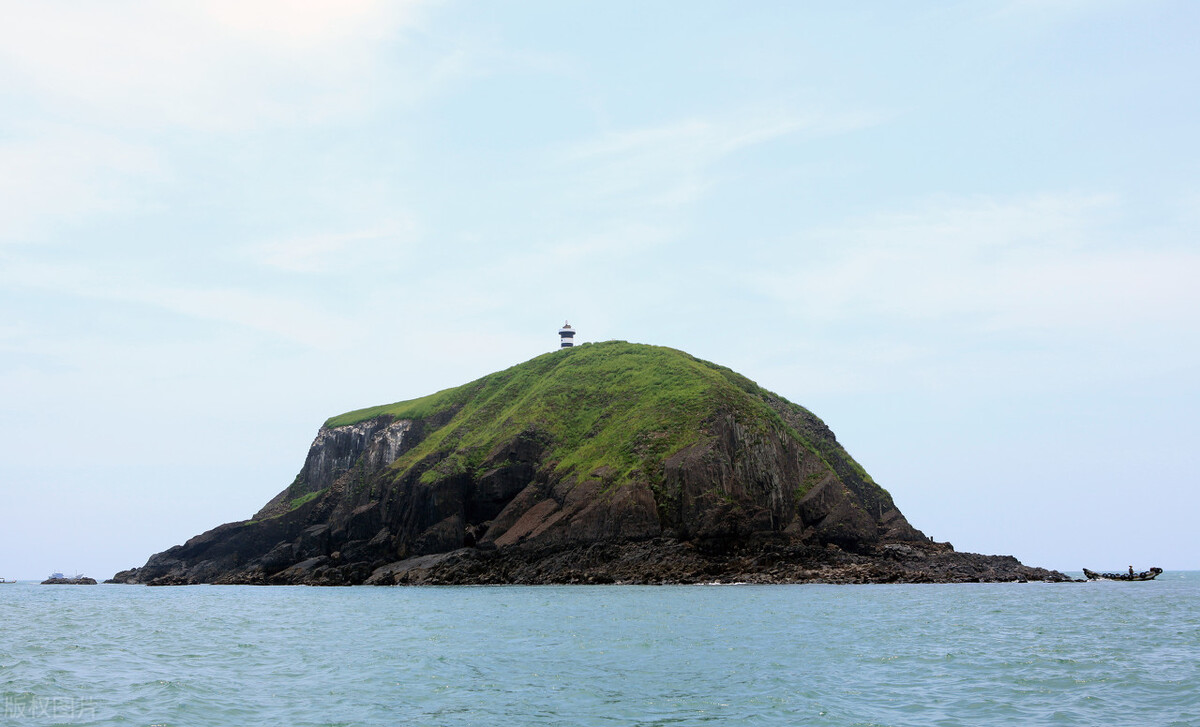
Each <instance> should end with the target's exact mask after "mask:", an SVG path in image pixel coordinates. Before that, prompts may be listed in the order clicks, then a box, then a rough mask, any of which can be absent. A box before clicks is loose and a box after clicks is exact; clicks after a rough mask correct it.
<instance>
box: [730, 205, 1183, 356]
mask: <svg viewBox="0 0 1200 727" xmlns="http://www.w3.org/2000/svg"><path fill="white" fill-rule="evenodd" d="M1117 207H1118V203H1117V201H1116V200H1115V199H1113V198H1112V197H1109V196H1079V195H1046V196H1040V197H1033V198H1026V199H1017V200H996V199H989V198H978V199H966V200H943V201H941V202H940V203H939V204H937V205H934V206H931V207H928V208H925V209H921V210H918V211H915V212H911V213H905V214H898V215H886V216H878V217H874V218H872V219H870V220H867V221H865V222H863V223H861V224H856V225H851V226H847V227H845V228H843V229H837V230H826V231H823V232H820V233H816V234H808V235H804V236H802V237H801V239H799V240H798V241H797V254H796V256H795V257H794V258H793V259H791V260H786V261H781V266H780V268H779V269H777V270H774V271H768V272H757V273H753V274H750V275H748V276H747V277H746V282H747V284H748V285H750V286H751V287H753V288H754V289H755V290H756V291H758V292H760V293H762V294H766V295H768V296H770V297H772V298H774V299H776V300H777V301H779V302H781V303H784V304H786V305H787V306H788V308H789V310H791V311H792V312H793V313H794V314H795V315H796V316H799V317H800V318H801V319H806V320H812V321H824V322H838V321H846V320H871V321H890V322H896V323H903V322H913V321H944V322H945V321H954V320H960V321H961V320H964V319H968V318H969V319H971V320H972V321H973V322H974V324H975V325H978V326H984V327H987V328H991V329H993V330H1013V329H1020V330H1026V331H1037V330H1059V331H1069V330H1076V331H1088V332H1090V333H1095V332H1097V331H1105V330H1113V328H1114V327H1116V328H1118V329H1123V330H1130V329H1136V328H1138V327H1143V326H1146V325H1162V326H1184V327H1186V328H1187V329H1189V330H1195V329H1196V328H1198V327H1200V288H1198V287H1197V286H1195V285H1194V284H1193V282H1192V281H1194V280H1195V279H1196V278H1197V277H1198V276H1200V252H1196V251H1194V250H1192V249H1189V248H1186V247H1182V246H1167V247H1161V246H1157V247H1156V246H1150V245H1146V244H1144V241H1143V240H1139V239H1137V237H1135V236H1133V235H1134V233H1114V232H1113V231H1112V230H1113V229H1120V226H1119V225H1118V224H1114V217H1115V216H1117V215H1118V214H1119V210H1118V209H1116V208H1117ZM1121 235H1126V236H1124V237H1122V236H1121ZM801 255H802V256H803V260H798V259H797V258H800V257H801Z"/></svg>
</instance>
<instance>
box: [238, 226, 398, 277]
mask: <svg viewBox="0 0 1200 727" xmlns="http://www.w3.org/2000/svg"><path fill="white" fill-rule="evenodd" d="M414 230H415V224H414V223H413V221H412V220H411V219H398V220H392V221H389V222H386V223H382V224H380V225H377V226H375V227H372V228H370V229H365V230H354V231H351V232H340V233H328V234H319V235H305V236H302V237H295V238H290V239H285V240H277V241H271V242H265V243H261V244H259V245H255V246H253V247H251V248H250V249H249V250H248V251H247V254H248V255H249V257H250V258H251V259H253V260H255V261H256V262H258V263H259V264H261V265H265V266H267V267H270V268H275V269H277V270H282V271H285V272H291V273H344V272H346V271H347V270H356V269H362V268H364V267H368V266H370V267H372V268H375V269H378V268H380V267H395V266H397V265H400V264H402V262H403V258H404V256H405V253H406V252H407V250H408V247H409V245H410V244H411V242H412V239H413V237H414Z"/></svg>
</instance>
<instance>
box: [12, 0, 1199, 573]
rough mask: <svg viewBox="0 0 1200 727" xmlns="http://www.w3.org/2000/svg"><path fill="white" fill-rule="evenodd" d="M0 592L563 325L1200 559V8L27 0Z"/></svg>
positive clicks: (1094, 530)
mask: <svg viewBox="0 0 1200 727" xmlns="http://www.w3.org/2000/svg"><path fill="white" fill-rule="evenodd" d="M4 17H5V21H4V23H2V24H0V503H2V504H0V577H7V578H22V579H33V578H43V577H45V576H46V575H47V574H48V573H50V572H51V571H63V572H68V573H85V574H88V575H91V576H93V577H97V578H107V577H110V576H111V575H112V574H113V573H114V572H115V571H117V570H120V569H124V568H129V567H132V566H138V565H142V564H143V563H144V562H145V561H146V559H147V558H148V557H149V556H150V555H151V554H153V553H156V552H159V551H162V550H164V549H166V548H168V547H170V546H172V545H175V544H179V543H182V542H183V541H185V540H187V539H188V538H190V537H191V536H193V535H196V534H198V533H200V532H203V531H205V530H207V529H209V528H211V527H214V526H216V525H218V524H220V523H224V522H229V521H234V520H241V519H245V518H248V517H250V516H251V515H252V514H253V513H254V512H255V511H256V510H257V509H258V508H259V507H260V506H262V505H263V504H264V503H265V502H266V501H267V500H269V499H270V498H271V497H272V496H273V495H275V494H276V493H277V492H279V491H280V490H281V489H283V488H284V487H285V486H287V485H288V484H289V483H290V482H291V481H292V479H293V477H294V476H295V474H296V473H297V472H298V471H299V469H300V467H301V465H302V464H303V460H304V456H305V453H306V452H307V449H308V446H309V444H310V442H311V441H312V438H313V437H314V436H315V434H316V432H317V429H318V428H319V427H320V425H321V423H322V422H323V421H324V420H325V419H326V418H327V417H330V416H333V415H336V414H339V413H342V412H345V411H349V410H353V409H358V408H362V407H366V406H372V405H376V404H382V403H388V402H394V401H400V400H405V399H410V398H415V397H418V396H423V395H425V394H429V393H432V392H434V391H437V390H441V389H444V388H447V387H451V386H457V385H460V384H463V383H466V382H468V381H471V380H473V379H475V378H478V377H480V376H483V375H486V374H488V373H491V372H493V371H496V370H500V369H503V368H507V367H508V366H511V365H514V364H517V363H520V362H522V361H525V360H528V359H530V358H532V357H534V356H537V355H540V354H542V353H544V352H546V351H549V350H552V349H554V348H555V347H556V346H557V345H558V337H557V329H558V328H559V326H560V325H561V324H562V323H563V321H564V320H568V319H569V320H570V322H571V324H572V325H573V326H574V327H575V328H576V329H577V330H578V331H579V335H578V339H577V340H579V341H604V340H612V339H619V340H627V341H634V342H640V343H651V344H657V345H663V346H670V347H674V348H678V349H682V350H684V351H687V352H689V353H691V354H693V355H695V356H698V357H700V358H703V359H707V360H710V361H714V362H717V363H720V364H722V365H725V366H729V367H730V368H733V369H734V370H736V371H739V372H741V373H743V374H745V375H747V376H749V377H750V378H752V379H754V380H755V381H757V382H758V383H759V384H761V385H762V386H764V387H766V388H768V389H770V390H772V391H775V392H778V393H779V394H781V395H783V396H785V397H786V398H788V399H790V400H792V401H795V402H797V403H799V404H802V405H804V406H806V407H808V408H809V409H810V410H812V411H813V412H815V413H816V414H817V415H818V416H820V417H821V418H823V419H824V420H825V422H826V423H827V424H829V426H830V427H831V428H832V429H833V431H834V432H835V433H836V434H837V436H838V438H839V441H841V442H842V444H843V445H844V446H845V447H846V448H847V449H848V451H849V452H850V453H851V454H852V455H853V456H854V457H855V458H856V459H857V460H858V461H859V462H860V463H861V464H863V466H864V467H865V468H866V469H867V471H868V472H870V473H871V474H872V476H873V477H874V479H875V480H876V481H877V482H879V483H880V484H881V485H883V486H884V487H886V488H887V489H888V491H889V492H891V494H892V495H893V497H894V498H895V500H896V502H897V504H898V505H899V507H900V509H901V510H902V511H903V512H904V513H905V515H906V516H907V517H908V519H909V520H910V522H912V523H913V524H914V525H915V526H916V527H918V528H920V529H922V530H923V531H924V532H926V533H927V534H929V535H931V536H933V537H934V538H935V539H937V540H947V541H950V542H951V543H953V544H954V546H955V547H956V548H957V549H959V550H965V551H972V552H982V553H990V554H1011V555H1015V556H1017V557H1018V558H1020V559H1021V560H1022V561H1023V562H1025V563H1028V564H1031V565H1038V566H1044V567H1050V568H1058V569H1064V570H1072V571H1077V570H1079V569H1081V568H1082V567H1084V566H1087V567H1090V568H1094V569H1109V568H1125V567H1126V566H1128V565H1130V564H1132V565H1134V567H1135V568H1137V569H1139V570H1141V569H1144V568H1149V567H1150V566H1152V565H1157V566H1160V567H1163V568H1167V569H1200V534H1198V533H1200V528H1197V527H1195V523H1194V519H1195V514H1196V513H1197V512H1200V492H1198V488H1197V486H1196V485H1197V471H1198V465H1200V457H1198V456H1197V449H1198V447H1197V439H1198V435H1200V425H1198V423H1197V414H1196V412H1197V410H1198V409H1200V383H1198V382H1200V285H1197V284H1196V283H1195V281H1196V280H1197V279H1198V278H1200V175H1198V172H1200V153H1198V142H1197V136H1196V130H1197V129H1198V128H1200V95H1197V94H1196V93H1195V89H1197V88H1200V44H1198V43H1197V42H1196V36H1197V32H1198V31H1200V5H1197V4H1196V3H1191V2H1186V1H1178V2H1169V1H1154V0H1151V1H1149V2H1146V1H1138V2H1134V1H1132V0H1130V1H1128V2H1119V1H1115V0H1043V1H1036V2H1035V1H1033V0H991V1H989V0H971V1H970V2H950V1H947V2H937V3H922V2H909V3H893V2H874V3H872V2H862V3H820V4H818V3H799V2H766V1H764V2H755V3H738V2H696V1H691V0H689V1H688V2H682V1H680V2H658V3H641V2H625V1H620V0H617V1H614V0H605V1H604V2H560V1H558V0H553V1H546V2H537V1H535V0H521V1H519V2H511V3H484V2H475V3H465V2H452V1H448V2H424V1H420V2H417V1H410V2H373V1H371V0H350V1H348V0H338V1H336V2H324V1H319V0H301V1H296V0H289V1H287V2H284V1H283V0H264V1H260V2H256V3H244V2H237V1H235V0H214V1H211V2H202V1H198V2H189V3H158V2H134V1H129V0H113V1H111V2H105V3H78V2H63V1H59V0H46V1H44V2H38V3H23V2H16V1H12V2H4Z"/></svg>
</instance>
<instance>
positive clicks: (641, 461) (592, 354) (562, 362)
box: [325, 341, 870, 486]
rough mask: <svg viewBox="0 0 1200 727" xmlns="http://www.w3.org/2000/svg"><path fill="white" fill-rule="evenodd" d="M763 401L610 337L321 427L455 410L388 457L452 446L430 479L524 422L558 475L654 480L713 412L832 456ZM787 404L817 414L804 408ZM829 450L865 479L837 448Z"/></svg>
mask: <svg viewBox="0 0 1200 727" xmlns="http://www.w3.org/2000/svg"><path fill="white" fill-rule="evenodd" d="M771 400H773V401H776V402H782V401H783V400H782V399H781V398H780V397H778V396H776V395H775V394H773V393H771V392H769V391H767V390H765V389H763V388H762V387H760V386H758V385H757V384H755V383H754V382H753V381H751V380H750V379H747V378H746V377H745V376H742V375H741V374H738V373H735V372H734V371H732V370H730V369H728V368H726V367H724V366H718V365H717V364H714V363H711V362H709V361H704V360H702V359H698V358H696V357H694V356H691V355H689V354H687V353H684V352H683V351H678V350H676V349H672V348H665V347H662V346H650V345H644V344H634V343H626V342H624V341H607V342H604V343H585V344H582V345H579V346H575V347H572V348H566V349H562V350H558V351H554V352H552V353H547V354H543V355H541V356H538V357H536V358H533V359H531V360H529V361H526V362H524V363H521V364H518V365H516V366H513V367H511V368H508V369H505V370H503V371H499V372H497V373H494V374H490V375H488V376H485V377H483V378H481V379H478V380H476V381H472V382H470V383H468V384H464V385H463V386H459V387H456V388H453V389H446V390H444V391H439V392H437V393H435V394H431V395H429V396H424V397H421V398H419V399H412V400H410V401H402V402H397V403H395V404H387V405H383V406H376V407H371V408H368V409H359V410H357V411H352V412H348V413H346V414H342V415H340V416H336V417H332V418H331V419H329V420H328V421H326V422H325V426H326V427H330V428H331V427H341V426H346V425H349V424H356V423H359V422H363V421H367V420H370V419H374V418H377V417H381V416H390V417H393V418H395V419H424V418H429V417H431V416H434V415H436V414H438V413H442V412H449V411H455V410H457V411H456V413H455V414H454V417H453V419H451V421H450V423H449V424H447V425H446V426H444V427H442V428H441V429H439V430H438V431H436V432H435V433H433V434H431V435H430V436H429V437H428V438H426V439H425V440H424V441H423V442H422V443H421V444H420V445H418V446H417V447H416V448H415V449H413V450H411V451H409V452H408V453H406V454H405V455H404V456H403V457H401V458H400V459H398V460H397V461H396V462H394V463H393V465H392V468H393V469H394V470H397V471H403V470H406V469H407V468H408V467H409V466H411V465H412V464H413V463H415V462H418V461H420V460H421V459H422V458H424V457H427V456H429V455H430V454H431V453H433V452H436V451H439V450H451V451H452V452H453V454H451V455H450V456H449V457H448V458H447V459H446V460H443V461H442V463H440V464H439V465H438V467H437V468H435V469H432V470H429V471H427V472H426V473H425V474H424V475H423V477H424V478H425V480H426V481H430V480H432V479H435V478H436V477H439V476H445V475H449V474H454V473H462V472H470V471H472V470H477V469H479V468H480V467H481V466H482V465H483V463H484V462H485V461H486V460H487V458H488V456H489V455H490V454H491V453H492V452H493V451H494V450H495V449H496V448H497V447H500V446H503V445H504V444H505V443H507V442H508V441H509V440H510V439H511V438H512V433H513V432H514V431H522V430H533V431H538V432H541V433H544V434H545V435H547V438H548V440H549V441H550V442H551V443H552V445H551V450H550V451H549V452H548V459H549V460H550V461H552V462H555V463H557V465H556V469H557V471H558V473H559V474H560V475H566V474H574V475H576V476H577V477H580V478H583V477H588V476H591V475H593V474H594V473H598V472H603V473H604V474H605V478H606V480H607V481H608V482H609V483H611V485H613V486H620V485H622V484H624V483H626V482H629V481H631V480H633V479H639V478H641V479H644V478H647V477H649V478H650V479H651V480H654V479H655V473H656V472H658V471H660V470H661V466H662V462H663V460H664V459H665V458H666V457H669V456H670V455H672V454H674V453H676V452H678V451H680V450H682V449H684V448H686V447H689V446H691V445H694V444H696V443H697V442H698V441H699V440H700V439H701V438H702V437H703V436H706V431H707V430H708V429H709V428H710V425H711V424H712V421H711V420H712V418H713V417H714V415H715V414H716V413H717V412H721V413H722V414H724V415H732V416H733V417H734V419H735V421H737V422H738V423H740V424H748V425H750V426H752V427H757V428H760V429H761V428H765V427H766V426H768V425H770V426H774V427H778V428H779V429H780V430H782V431H784V432H786V433H787V434H788V435H789V436H791V437H792V438H794V439H795V441H796V442H798V443H800V444H801V445H802V446H803V447H804V448H805V449H808V450H809V451H811V452H813V453H814V454H816V455H817V456H819V457H821V458H822V459H825V456H826V454H827V453H828V454H832V452H823V451H822V450H830V449H831V446H830V444H831V443H829V442H823V441H814V440H813V438H812V437H810V436H806V435H805V434H804V433H802V432H800V431H798V430H797V428H795V427H793V426H791V425H790V424H789V423H787V422H786V421H784V419H783V418H781V417H780V415H779V413H778V412H777V411H776V410H775V409H774V408H772V407H771V406H770V405H769V404H768V401H771ZM786 404H787V406H788V407H791V408H793V409H794V410H795V412H796V413H797V414H800V415H802V416H804V418H805V419H812V420H816V417H815V416H814V415H813V414H812V413H811V412H809V411H808V410H806V409H804V408H803V407H800V406H798V405H795V404H791V403H790V402H786ZM816 421H819V420H816ZM832 448H833V449H835V450H836V455H838V456H839V457H840V458H844V459H845V460H846V461H848V462H850V463H852V466H853V467H854V468H855V469H856V470H857V471H858V473H859V474H860V475H861V476H863V478H864V479H866V480H868V481H870V478H869V476H867V474H866V472H864V471H863V470H862V469H861V467H859V466H858V465H857V463H854V462H853V460H852V459H851V458H850V456H849V455H848V454H847V453H846V452H845V451H844V450H842V449H841V447H838V446H836V445H833V447H832ZM826 464H827V465H828V464H829V463H828V462H826ZM830 469H831V470H832V469H833V467H832V466H830Z"/></svg>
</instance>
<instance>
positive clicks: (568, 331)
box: [558, 322, 575, 348]
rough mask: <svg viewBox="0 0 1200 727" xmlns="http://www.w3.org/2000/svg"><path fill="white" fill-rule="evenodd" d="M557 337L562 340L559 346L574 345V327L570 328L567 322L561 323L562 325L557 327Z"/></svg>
mask: <svg viewBox="0 0 1200 727" xmlns="http://www.w3.org/2000/svg"><path fill="white" fill-rule="evenodd" d="M558 337H559V339H561V340H562V343H561V344H560V345H559V348H570V347H572V346H574V345H575V329H574V328H571V324H570V323H568V322H564V323H563V327H562V328H560V329H558Z"/></svg>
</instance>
